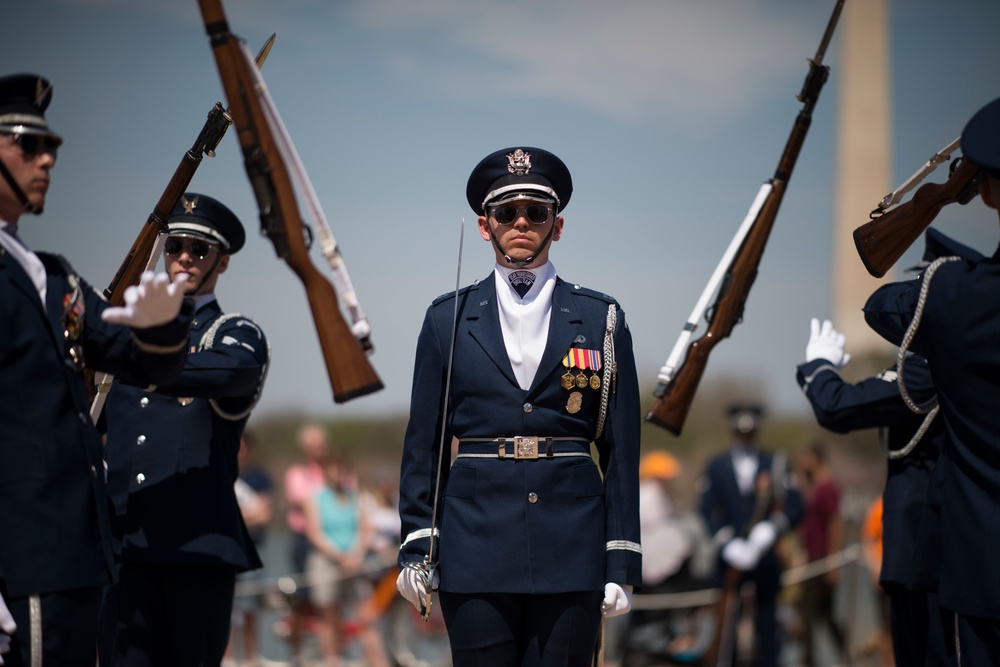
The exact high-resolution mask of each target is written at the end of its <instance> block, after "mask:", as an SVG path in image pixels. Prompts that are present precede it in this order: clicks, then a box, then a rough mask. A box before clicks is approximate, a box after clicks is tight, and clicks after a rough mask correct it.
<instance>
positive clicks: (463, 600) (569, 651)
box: [439, 591, 604, 667]
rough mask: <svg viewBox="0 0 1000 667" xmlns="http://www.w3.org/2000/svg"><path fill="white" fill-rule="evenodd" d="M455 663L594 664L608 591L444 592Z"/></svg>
mask: <svg viewBox="0 0 1000 667" xmlns="http://www.w3.org/2000/svg"><path fill="white" fill-rule="evenodd" d="M439 597H440V599H441V612H442V613H443V614H444V621H445V625H446V626H447V627H448V638H449V640H450V642H451V653H452V664H453V667H543V666H544V667H590V665H592V664H593V660H594V649H595V648H596V646H597V635H598V632H599V631H600V626H601V601H602V600H603V599H604V592H603V591H587V592H581V593H561V594H555V595H528V594H515V593H478V594H464V593H445V592H441V593H440V594H439Z"/></svg>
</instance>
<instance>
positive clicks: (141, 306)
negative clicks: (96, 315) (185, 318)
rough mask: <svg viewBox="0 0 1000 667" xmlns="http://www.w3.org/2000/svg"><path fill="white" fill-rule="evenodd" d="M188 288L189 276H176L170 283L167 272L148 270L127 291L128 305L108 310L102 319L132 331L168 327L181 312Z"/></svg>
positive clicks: (126, 300) (102, 314)
mask: <svg viewBox="0 0 1000 667" xmlns="http://www.w3.org/2000/svg"><path fill="white" fill-rule="evenodd" d="M186 286H187V274H186V273H180V274H177V280H175V281H174V282H173V283H171V282H170V276H168V275H167V274H166V273H162V272H161V273H156V274H154V273H153V272H152V271H146V272H145V273H143V274H142V278H140V279H139V284H138V285H131V286H130V287H129V288H128V289H126V290H125V305H124V306H122V307H113V308H107V309H105V311H104V312H103V313H101V319H103V320H104V321H105V322H110V323H112V324H124V325H126V326H129V327H132V328H133V329H147V328H149V327H155V326H159V325H161V324H166V323H167V322H169V321H170V320H172V319H174V318H175V317H177V313H178V312H180V309H181V301H182V300H183V299H184V288H185V287H186Z"/></svg>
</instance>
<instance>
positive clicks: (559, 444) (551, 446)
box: [458, 435, 590, 461]
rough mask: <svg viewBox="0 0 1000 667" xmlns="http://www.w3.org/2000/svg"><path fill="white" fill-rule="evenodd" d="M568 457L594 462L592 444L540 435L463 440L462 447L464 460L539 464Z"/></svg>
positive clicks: (459, 456) (459, 452)
mask: <svg viewBox="0 0 1000 667" xmlns="http://www.w3.org/2000/svg"><path fill="white" fill-rule="evenodd" d="M508 446H510V449H509V450H508ZM567 456H586V457H588V458H590V443H589V442H588V441H586V440H584V439H583V438H568V437H550V436H537V435H515V436H514V437H512V438H463V439H461V440H460V441H459V443H458V458H460V459H462V458H476V459H513V460H515V461H537V460H538V459H551V458H557V457H559V458H562V457H567Z"/></svg>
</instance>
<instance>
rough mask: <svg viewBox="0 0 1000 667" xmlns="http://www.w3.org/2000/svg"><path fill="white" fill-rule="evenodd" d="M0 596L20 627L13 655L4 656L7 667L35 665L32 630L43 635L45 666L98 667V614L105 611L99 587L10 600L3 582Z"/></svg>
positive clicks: (12, 647)
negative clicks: (32, 660) (1, 595)
mask: <svg viewBox="0 0 1000 667" xmlns="http://www.w3.org/2000/svg"><path fill="white" fill-rule="evenodd" d="M0 593H2V594H3V598H4V601H5V602H6V603H7V607H8V608H9V609H10V613H11V615H12V616H13V617H14V622H15V623H17V632H15V633H14V636H13V637H12V639H11V647H10V652H9V653H5V654H3V656H0V657H2V658H3V661H4V665H5V667H27V665H30V664H32V662H31V658H32V654H31V651H32V646H31V632H32V626H34V627H35V628H36V629H37V630H39V631H40V634H39V635H38V636H39V637H40V639H41V647H40V648H41V661H40V662H41V664H43V665H60V667H62V666H65V667H94V662H95V659H96V656H97V612H98V610H99V609H100V607H101V589H100V588H99V587H94V588H82V589H77V590H71V591H59V592H56V593H43V594H41V595H36V596H29V597H10V596H8V595H7V593H6V590H5V587H4V586H3V583H2V582H0Z"/></svg>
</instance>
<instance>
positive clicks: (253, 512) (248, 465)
mask: <svg viewBox="0 0 1000 667" xmlns="http://www.w3.org/2000/svg"><path fill="white" fill-rule="evenodd" d="M256 449H257V439H256V436H255V435H254V434H253V433H252V432H250V431H244V432H243V437H242V438H240V452H239V457H238V461H239V466H240V476H239V478H238V479H237V480H236V484H235V487H234V488H235V490H236V502H237V503H239V506H240V513H241V514H242V515H243V522H244V523H245V524H246V526H247V531H248V532H249V533H250V539H251V540H253V543H254V546H256V547H257V551H258V552H260V550H261V548H262V547H263V544H264V538H265V536H266V534H267V526H268V524H270V523H271V519H272V517H273V516H274V485H273V484H272V483H271V477H270V475H268V474H267V471H266V470H264V469H263V468H261V467H260V466H259V465H257V462H256V461H255V459H254V451H255V450H256ZM253 579H254V575H253V574H252V573H250V572H243V573H240V574H239V575H237V576H236V596H235V598H234V600H233V627H232V630H231V631H230V633H229V646H228V647H227V648H226V658H227V659H229V660H233V659H234V656H235V655H236V650H235V649H236V646H237V644H240V645H241V648H242V655H241V657H242V660H243V664H244V665H246V666H247V667H252V666H255V665H257V658H258V656H257V612H258V610H259V609H260V608H261V606H262V604H263V596H262V595H261V594H260V593H259V592H258V591H256V590H253V585H252V583H251V582H252V581H253ZM241 582H245V583H246V584H247V590H244V591H241V590H240V583H241ZM241 640H242V641H241ZM226 664H227V661H226V660H224V661H223V665H226ZM230 664H235V663H230Z"/></svg>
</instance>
